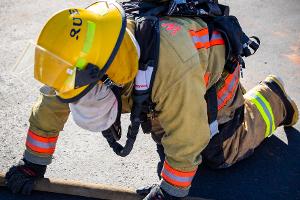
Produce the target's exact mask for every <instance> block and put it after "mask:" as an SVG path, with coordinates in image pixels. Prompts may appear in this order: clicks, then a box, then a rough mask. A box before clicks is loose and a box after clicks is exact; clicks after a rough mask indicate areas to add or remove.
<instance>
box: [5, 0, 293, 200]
mask: <svg viewBox="0 0 300 200" xmlns="http://www.w3.org/2000/svg"><path fill="white" fill-rule="evenodd" d="M121 10H122V9H121V8H120V7H119V5H117V4H116V3H114V2H105V1H100V2H98V3H95V4H93V5H91V6H89V7H88V8H86V9H67V10H63V11H60V12H58V13H57V14H55V15H54V16H53V17H51V18H50V20H49V21H48V22H47V23H46V25H45V26H44V28H43V29H42V31H41V33H40V35H39V37H38V40H37V43H36V46H35V47H34V48H35V58H34V59H35V64H34V68H35V69H34V72H35V78H36V79H37V80H39V81H40V82H42V83H44V84H45V86H43V87H42V88H41V89H40V92H41V95H40V98H39V100H38V101H37V102H36V104H35V105H34V106H33V109H32V113H31V116H30V119H29V121H30V126H29V129H28V133H27V139H26V149H25V152H24V156H23V158H22V160H21V161H20V162H19V164H18V165H16V166H12V167H11V168H10V169H9V171H8V172H7V174H6V177H5V178H6V181H7V186H8V187H9V188H10V189H11V190H12V192H14V193H19V192H20V193H23V194H29V193H30V192H31V191H32V189H33V185H34V181H35V180H36V179H38V178H42V177H43V176H44V174H45V171H46V168H47V166H48V165H49V164H50V163H51V160H52V156H53V154H54V151H55V145H56V141H57V138H58V137H59V133H60V132H61V131H62V130H63V127H64V124H65V123H66V121H67V119H68V117H69V115H70V113H71V115H72V117H73V119H74V121H75V122H76V124H77V125H78V126H80V127H82V128H85V129H87V130H90V131H93V132H102V131H105V130H107V129H109V128H110V127H111V126H112V125H113V124H114V123H115V121H116V120H117V119H118V117H119V114H120V112H122V113H128V112H130V111H131V109H132V107H133V102H132V95H133V91H134V90H138V89H139V88H142V87H146V86H149V84H150V83H149V79H150V78H151V77H148V76H147V73H146V74H144V77H146V78H145V80H146V84H138V83H139V82H138V81H134V79H137V76H138V74H139V73H138V71H139V67H138V65H139V57H140V56H141V49H140V44H139V43H138V42H137V40H136V39H135V36H134V29H135V22H134V21H132V20H129V19H128V20H127V21H125V17H124V13H123V12H122V11H121ZM159 28H160V46H159V61H158V67H157V69H156V74H155V79H154V82H153V84H152V85H151V87H152V93H151V100H152V101H153V102H154V103H155V113H156V114H155V115H154V116H152V120H151V124H152V126H151V134H152V137H153V138H154V140H155V141H156V142H157V143H158V144H161V145H162V146H163V147H164V153H165V162H164V164H163V169H162V172H161V177H162V178H161V180H160V182H159V183H158V184H156V185H154V186H153V187H151V188H150V190H149V194H147V196H146V197H145V199H146V200H154V199H183V198H185V197H186V196H187V195H188V192H189V188H190V186H191V183H192V180H193V177H194V175H195V173H196V171H197V168H198V165H199V164H200V163H201V162H202V160H204V161H205V162H207V163H208V164H209V165H210V166H212V167H213V168H226V167H229V166H231V165H233V164H235V163H236V162H238V161H240V160H242V159H244V158H246V157H248V156H249V155H251V154H252V153H253V151H254V149H255V148H256V147H257V146H259V144H260V143H261V142H262V141H263V140H264V139H265V138H267V137H270V136H271V135H272V133H273V132H274V131H275V129H276V128H277V127H279V126H292V125H294V124H295V123H296V122H297V120H298V109H297V107H296V104H295V102H294V101H292V100H291V99H290V97H289V96H288V95H287V94H286V91H285V89H284V84H283V82H282V80H281V79H280V78H279V77H277V76H275V75H269V76H268V77H267V78H266V79H265V80H264V81H262V82H261V83H260V84H258V85H257V86H256V87H254V88H253V89H251V90H250V91H248V92H247V93H245V91H244V90H243V87H242V85H241V83H240V67H239V66H238V67H236V69H235V70H234V71H233V72H232V73H229V72H227V71H226V70H224V65H225V61H226V60H225V54H226V52H225V42H224V39H223V37H222V35H221V34H220V32H218V31H213V32H212V35H211V36H210V37H209V30H208V27H207V24H206V23H205V22H204V21H203V20H202V19H200V18H187V17H167V16H166V17H162V18H161V19H160V21H159ZM99 77H101V80H98V79H97V78H99ZM147 80H148V82H147ZM142 83H144V82H143V81H142ZM112 85H113V86H114V87H111V86H112ZM212 86H215V87H216V97H217V105H216V106H217V110H218V112H217V119H216V120H214V121H211V122H209V119H208V115H207V113H208V112H207V104H208V101H209V100H210V99H209V98H206V95H205V94H206V92H207V91H208V90H209V89H210V88H211V87H212ZM112 88H118V90H116V89H112ZM120 100H121V102H120ZM114 144H116V143H115V142H112V143H111V145H112V146H113V145H114Z"/></svg>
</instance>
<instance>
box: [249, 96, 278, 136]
mask: <svg viewBox="0 0 300 200" xmlns="http://www.w3.org/2000/svg"><path fill="white" fill-rule="evenodd" d="M247 95H248V96H250V101H251V102H252V103H254V104H255V106H256V107H257V109H258V110H259V112H260V114H261V116H262V117H263V120H264V121H265V123H266V132H265V137H268V136H270V135H271V134H272V132H273V131H274V130H275V120H274V115H273V111H272V108H271V106H270V103H269V102H268V101H267V100H266V99H265V98H264V97H263V96H262V95H261V94H260V93H259V92H254V93H253V94H251V93H250V94H247Z"/></svg>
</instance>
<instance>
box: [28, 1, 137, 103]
mask: <svg viewBox="0 0 300 200" xmlns="http://www.w3.org/2000/svg"><path fill="white" fill-rule="evenodd" d="M137 70H138V53H137V51H136V47H135V44H134V42H133V41H132V39H131V37H130V33H128V32H127V29H126V17H125V13H124V11H123V9H122V8H121V6H119V4H117V3H116V2H113V1H100V2H97V3H95V4H93V5H91V6H89V7H88V8H86V9H80V8H78V9H75V8H74V9H67V10H62V11H60V12H58V13H57V14H55V15H54V16H53V17H51V18H50V20H49V21H48V22H47V24H46V25H45V26H44V28H43V30H42V31H41V33H40V35H39V38H38V41H37V47H36V48H35V62H34V77H35V79H37V80H38V81H40V82H42V83H44V84H46V85H48V86H50V87H53V88H54V89H55V90H56V92H57V95H58V97H59V98H60V99H61V100H63V101H64V102H72V101H76V100H78V99H79V98H80V97H82V96H83V95H85V94H86V93H87V92H88V91H89V90H90V89H91V88H92V87H93V86H94V85H95V84H97V83H98V82H99V81H100V80H102V81H104V80H105V79H107V80H109V81H112V82H114V83H115V84H117V85H122V84H125V83H128V82H130V81H132V80H133V79H134V77H135V75H136V73H137Z"/></svg>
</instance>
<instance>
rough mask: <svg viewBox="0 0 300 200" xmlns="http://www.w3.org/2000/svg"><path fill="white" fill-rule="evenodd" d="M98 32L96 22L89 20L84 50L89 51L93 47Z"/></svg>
mask: <svg viewBox="0 0 300 200" xmlns="http://www.w3.org/2000/svg"><path fill="white" fill-rule="evenodd" d="M95 32H96V24H95V23H94V22H91V21H88V22H87V33H86V37H85V41H84V46H83V50H82V51H83V52H84V53H89V51H90V50H91V48H92V45H93V41H94V37H95Z"/></svg>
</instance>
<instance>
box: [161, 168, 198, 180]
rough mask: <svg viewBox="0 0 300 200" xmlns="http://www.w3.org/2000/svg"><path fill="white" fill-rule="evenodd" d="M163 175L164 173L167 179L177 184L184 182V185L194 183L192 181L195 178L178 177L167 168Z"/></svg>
mask: <svg viewBox="0 0 300 200" xmlns="http://www.w3.org/2000/svg"><path fill="white" fill-rule="evenodd" d="M162 173H164V174H165V175H166V176H167V177H169V178H171V179H172V180H174V181H177V182H182V183H185V182H189V183H190V182H192V180H193V178H194V176H191V177H180V176H176V175H175V174H172V173H170V172H169V171H168V170H166V169H165V168H163V170H162Z"/></svg>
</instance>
